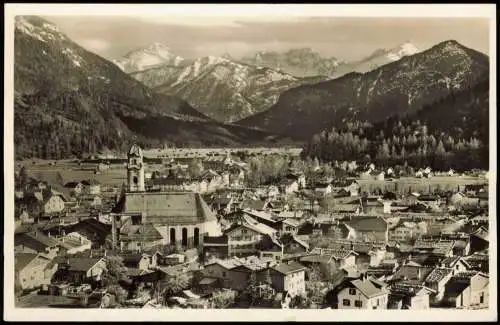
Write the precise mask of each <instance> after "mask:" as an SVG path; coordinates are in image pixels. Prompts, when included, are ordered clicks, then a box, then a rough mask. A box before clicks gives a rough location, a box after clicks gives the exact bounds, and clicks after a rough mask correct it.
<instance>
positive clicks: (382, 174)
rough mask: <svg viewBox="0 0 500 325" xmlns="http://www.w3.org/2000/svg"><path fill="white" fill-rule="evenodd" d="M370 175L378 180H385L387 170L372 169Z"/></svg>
mask: <svg viewBox="0 0 500 325" xmlns="http://www.w3.org/2000/svg"><path fill="white" fill-rule="evenodd" d="M370 176H371V177H372V178H373V179H375V180H377V181H383V180H384V179H385V172H384V171H380V170H372V171H370Z"/></svg>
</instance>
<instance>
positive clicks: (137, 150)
mask: <svg viewBox="0 0 500 325" xmlns="http://www.w3.org/2000/svg"><path fill="white" fill-rule="evenodd" d="M128 156H129V157H130V156H137V157H142V149H141V147H139V146H138V145H137V144H135V143H134V144H133V145H132V147H130V150H129V151H128Z"/></svg>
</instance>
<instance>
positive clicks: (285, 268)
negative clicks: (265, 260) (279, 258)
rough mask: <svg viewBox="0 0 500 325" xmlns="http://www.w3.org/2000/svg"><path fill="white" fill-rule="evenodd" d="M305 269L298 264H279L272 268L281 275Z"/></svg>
mask: <svg viewBox="0 0 500 325" xmlns="http://www.w3.org/2000/svg"><path fill="white" fill-rule="evenodd" d="M305 269H306V267H305V266H304V265H302V264H300V263H298V262H289V263H280V264H278V265H276V266H274V267H273V270H275V271H277V272H279V273H281V274H285V275H286V274H290V273H296V272H300V271H302V270H305Z"/></svg>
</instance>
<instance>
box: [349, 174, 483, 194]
mask: <svg viewBox="0 0 500 325" xmlns="http://www.w3.org/2000/svg"><path fill="white" fill-rule="evenodd" d="M358 183H359V185H360V187H361V190H362V191H368V192H369V191H376V190H377V189H381V190H382V191H394V192H400V193H408V192H409V191H410V190H411V191H412V192H421V193H426V192H429V190H430V191H431V192H432V191H434V190H436V189H441V190H456V189H458V187H460V189H463V187H464V186H465V185H467V184H485V183H488V181H487V180H486V179H484V178H480V177H472V176H434V177H431V178H416V177H401V178H399V179H394V180H391V181H388V180H383V181H379V180H363V179H358Z"/></svg>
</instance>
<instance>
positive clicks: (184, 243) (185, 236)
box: [182, 228, 188, 246]
mask: <svg viewBox="0 0 500 325" xmlns="http://www.w3.org/2000/svg"><path fill="white" fill-rule="evenodd" d="M187 245H188V230H187V228H182V246H187Z"/></svg>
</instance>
